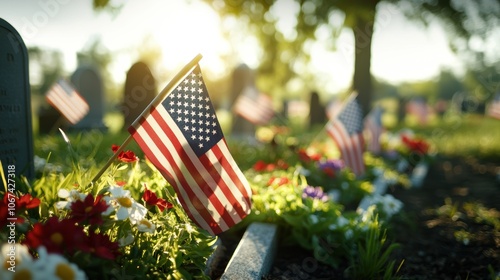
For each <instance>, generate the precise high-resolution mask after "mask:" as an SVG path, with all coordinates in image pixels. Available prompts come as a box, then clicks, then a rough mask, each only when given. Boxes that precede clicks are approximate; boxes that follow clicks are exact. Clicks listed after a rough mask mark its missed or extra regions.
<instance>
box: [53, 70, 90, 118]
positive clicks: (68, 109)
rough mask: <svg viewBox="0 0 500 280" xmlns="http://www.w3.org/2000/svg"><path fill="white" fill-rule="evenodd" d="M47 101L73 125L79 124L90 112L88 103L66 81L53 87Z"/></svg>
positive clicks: (62, 80) (60, 81)
mask: <svg viewBox="0 0 500 280" xmlns="http://www.w3.org/2000/svg"><path fill="white" fill-rule="evenodd" d="M45 99H46V100H47V102H49V104H51V105H52V106H53V107H54V108H55V109H57V110H58V111H59V112H60V113H61V114H62V115H63V116H64V117H65V118H66V119H67V120H68V121H69V122H70V123H71V124H76V123H78V122H79V121H80V120H81V119H83V117H85V116H86V115H87V113H88V112H89V105H88V104H87V101H85V99H84V98H83V97H82V96H80V94H78V92H77V91H76V90H75V89H74V88H73V86H72V85H71V84H70V83H69V82H68V81H66V80H65V79H59V80H58V81H57V82H56V83H55V84H54V85H52V87H51V88H50V89H49V90H48V91H47V93H46V94H45Z"/></svg>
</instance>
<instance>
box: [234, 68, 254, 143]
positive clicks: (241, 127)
mask: <svg viewBox="0 0 500 280" xmlns="http://www.w3.org/2000/svg"><path fill="white" fill-rule="evenodd" d="M231 79H232V84H231V92H230V94H231V96H230V99H231V106H234V104H235V103H236V100H237V99H238V97H239V96H240V95H241V94H242V93H243V92H244V91H245V89H247V88H249V87H255V77H254V73H253V71H252V69H250V68H249V67H248V66H247V65H246V64H240V65H239V66H238V67H236V68H235V69H234V71H233V74H232V77H231ZM255 130H256V127H255V125H254V124H252V123H251V122H249V121H248V120H246V119H245V118H243V117H241V116H240V115H238V114H236V113H234V112H233V121H232V125H231V134H232V136H233V137H236V138H243V139H248V140H252V138H254V137H255Z"/></svg>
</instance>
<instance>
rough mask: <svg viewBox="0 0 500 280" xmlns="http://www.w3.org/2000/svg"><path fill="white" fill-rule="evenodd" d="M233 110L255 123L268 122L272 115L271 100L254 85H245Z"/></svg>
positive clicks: (262, 123)
mask: <svg viewBox="0 0 500 280" xmlns="http://www.w3.org/2000/svg"><path fill="white" fill-rule="evenodd" d="M233 110H234V112H235V113H236V114H238V115H240V116H242V117H243V118H245V119H246V120H247V121H249V122H251V123H253V124H255V125H265V124H268V123H269V122H270V121H271V119H272V118H273V116H274V109H273V101H272V100H271V98H270V97H269V96H267V95H265V94H263V93H259V92H258V91H257V89H256V88H255V87H247V88H246V89H245V90H244V91H243V92H242V93H241V94H240V96H239V97H238V99H236V102H235V104H234V109H233Z"/></svg>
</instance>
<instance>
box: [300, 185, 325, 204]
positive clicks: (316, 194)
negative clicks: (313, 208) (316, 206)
mask: <svg viewBox="0 0 500 280" xmlns="http://www.w3.org/2000/svg"><path fill="white" fill-rule="evenodd" d="M302 198H304V199H305V198H312V199H319V200H321V201H323V202H325V201H327V200H328V195H327V194H325V193H324V192H323V188H321V187H312V186H306V187H305V188H304V190H303V191H302Z"/></svg>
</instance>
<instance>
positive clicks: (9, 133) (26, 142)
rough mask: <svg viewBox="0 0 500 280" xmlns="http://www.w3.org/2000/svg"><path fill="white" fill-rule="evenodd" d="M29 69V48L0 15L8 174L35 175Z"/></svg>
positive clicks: (0, 132) (2, 155) (2, 145)
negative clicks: (13, 172)
mask: <svg viewBox="0 0 500 280" xmlns="http://www.w3.org/2000/svg"><path fill="white" fill-rule="evenodd" d="M28 73H29V71H28V52H27V50H26V46H25V45H24V42H23V40H22V39H21V36H19V33H18V32H17V31H16V30H15V29H14V28H13V27H12V26H11V25H10V24H9V23H7V22H6V21H5V20H3V19H1V18H0V160H1V161H2V166H3V171H4V174H6V175H5V176H6V178H8V174H9V171H11V170H15V174H16V178H19V176H20V175H24V176H26V177H28V178H30V179H32V178H33V177H34V170H33V129H32V125H31V96H30V95H31V92H30V83H29V74H28ZM1 181H2V180H0V182H1ZM0 184H1V185H3V183H0Z"/></svg>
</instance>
